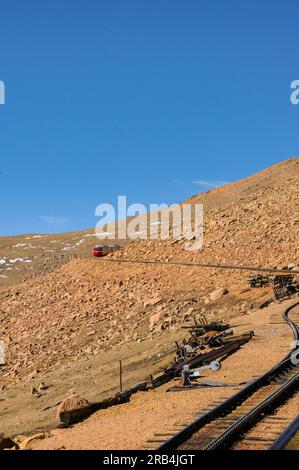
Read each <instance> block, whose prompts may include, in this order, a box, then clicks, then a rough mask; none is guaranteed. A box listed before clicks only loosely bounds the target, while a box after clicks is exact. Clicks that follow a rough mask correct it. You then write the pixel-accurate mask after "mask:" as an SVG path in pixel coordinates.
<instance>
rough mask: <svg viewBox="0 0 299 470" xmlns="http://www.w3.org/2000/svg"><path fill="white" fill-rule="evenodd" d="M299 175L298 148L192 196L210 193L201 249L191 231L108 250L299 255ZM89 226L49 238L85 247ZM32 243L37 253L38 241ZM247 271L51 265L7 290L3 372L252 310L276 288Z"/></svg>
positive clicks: (151, 255)
mask: <svg viewBox="0 0 299 470" xmlns="http://www.w3.org/2000/svg"><path fill="white" fill-rule="evenodd" d="M298 175H299V159H298V158H295V159H291V160H288V161H286V162H283V163H281V164H279V165H277V166H275V167H272V168H270V169H268V170H265V171H264V172H262V173H260V174H258V175H255V176H253V177H250V178H247V179H246V180H243V181H241V182H238V183H233V184H231V185H226V186H224V187H223V188H219V189H216V190H214V191H211V192H209V193H205V194H204V195H200V196H193V198H191V201H192V202H195V201H196V202H203V203H204V208H205V216H204V246H203V248H202V249H201V250H199V251H198V252H194V251H188V250H186V249H185V240H179V241H176V240H167V241H159V240H143V241H141V240H136V241H134V242H132V243H130V244H127V245H126V246H125V247H124V248H123V249H122V250H121V251H119V252H117V253H115V254H114V255H109V256H110V258H111V257H113V258H114V259H116V260H118V259H121V258H129V259H138V260H146V259H150V260H155V259H156V260H164V261H167V260H168V261H169V260H184V261H185V260H187V261H194V262H205V263H208V262H210V263H231V264H244V265H246V264H247V265H256V266H269V267H275V266H278V267H284V266H288V265H292V266H295V265H298V264H299V243H298V241H299V240H298V223H299V213H298V202H297V201H298V190H299V178H298ZM90 234H91V233H90V232H86V233H84V234H80V235H76V236H74V237H73V238H74V239H73V242H72V243H73V245H70V244H69V243H70V242H69V241H67V242H66V240H63V236H61V237H57V240H52V239H51V240H49V244H48V246H50V243H51V242H53V243H51V245H53V246H55V245H56V243H57V244H58V243H59V244H60V245H61V246H62V244H63V243H64V248H65V247H66V246H68V245H67V244H69V250H68V251H70V252H71V253H73V252H75V251H73V250H79V249H80V250H83V247H84V246H85V245H84V244H85V242H82V243H81V242H80V240H85V239H86V240H89V239H90V238H91V237H90V236H89V235H90ZM87 235H88V236H87ZM68 236H69V235H68ZM84 236H85V238H83V237H84ZM26 238H27V237H26ZM77 238H78V239H77ZM37 240H40V238H33V236H31V238H29V237H28V244H32V246H34V245H35V244H36V243H37ZM68 240H69V238H68ZM79 242H80V243H79ZM38 243H41V242H38ZM43 243H44V242H43ZM88 243H90V244H91V243H92V242H88ZM40 246H41V245H40ZM46 246H47V243H46V244H45V245H43V247H44V248H43V252H44V251H46V250H47V248H45V247H46ZM61 246H60V250H63V248H61ZM86 246H87V242H86ZM90 246H91V245H90ZM20 248H22V247H20ZM16 249H17V248H16ZM29 249H30V250H32V253H33V252H34V250H35V249H36V248H34V247H32V248H28V250H29ZM84 249H85V248H84ZM82 253H83V251H82ZM79 254H80V253H79ZM20 256H21V255H20ZM23 256H24V254H23ZM53 256H54V255H53ZM2 259H4V260H5V264H4V263H2V265H1V267H2V269H7V268H5V266H7V264H8V263H7V260H10V261H9V263H10V264H12V265H16V266H17V262H15V263H12V262H11V258H10V256H7V254H6V255H2ZM45 263H46V259H45ZM10 264H9V266H10ZM28 264H30V263H28ZM3 266H4V268H3ZM2 272H3V271H2ZM8 272H9V271H8ZM246 277H247V274H246V273H244V272H242V273H240V272H238V271H220V270H216V269H207V268H198V267H197V268H187V267H179V266H175V267H174V266H171V267H170V266H169V267H168V266H167V265H166V266H165V265H163V266H159V265H156V266H155V265H142V264H140V265H137V264H120V263H109V262H107V261H105V260H100V259H73V260H70V261H69V262H68V263H66V264H64V265H63V266H61V267H59V268H57V269H56V270H53V271H52V272H49V273H45V274H43V275H41V276H38V277H36V278H31V279H29V280H26V281H24V282H21V283H20V284H19V285H17V286H15V287H11V288H6V289H2V290H1V291H0V330H1V337H0V339H2V340H4V342H5V344H6V346H7V348H6V349H7V364H6V365H5V366H2V372H3V374H2V380H3V381H4V382H5V383H8V382H10V381H12V380H17V381H18V380H23V379H24V378H26V377H27V378H28V376H29V377H30V375H31V374H32V373H33V374H34V373H36V371H37V370H40V369H42V370H47V369H48V368H51V367H54V366H56V365H61V364H68V363H73V362H74V361H76V360H77V359H78V358H80V357H82V356H83V357H84V356H90V355H93V356H97V355H100V354H102V353H103V351H105V350H107V349H111V348H113V347H114V346H116V345H117V346H118V347H122V348H126V344H132V342H136V343H137V342H139V343H140V342H142V341H145V340H148V339H150V340H152V341H158V338H161V337H162V336H163V335H164V334H166V333H167V332H171V331H173V332H175V331H178V330H179V329H180V326H181V324H182V323H183V322H185V321H186V320H188V319H189V318H191V316H192V315H194V314H200V313H201V314H202V313H204V314H207V315H208V316H209V317H210V318H215V317H217V318H223V319H227V318H230V317H233V316H236V315H239V314H240V313H241V314H242V312H243V313H244V314H245V313H246V312H248V311H250V309H252V308H254V307H255V306H257V305H258V304H259V303H260V302H262V301H263V300H265V299H266V298H267V297H269V295H270V293H269V291H268V290H267V289H261V290H258V289H257V290H250V289H247V286H246Z"/></svg>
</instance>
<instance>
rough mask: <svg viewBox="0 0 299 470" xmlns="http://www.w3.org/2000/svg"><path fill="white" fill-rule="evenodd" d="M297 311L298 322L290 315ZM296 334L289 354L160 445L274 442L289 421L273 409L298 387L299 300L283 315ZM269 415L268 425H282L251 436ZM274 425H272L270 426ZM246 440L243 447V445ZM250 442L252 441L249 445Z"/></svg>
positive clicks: (225, 445)
mask: <svg viewBox="0 0 299 470" xmlns="http://www.w3.org/2000/svg"><path fill="white" fill-rule="evenodd" d="M293 314H297V319H296V321H295V320H294V319H293V318H291V317H292V316H293ZM283 317H284V320H285V321H286V322H287V323H288V325H289V327H290V328H291V330H292V332H293V336H294V347H293V349H292V350H291V351H290V352H289V354H288V355H287V356H286V357H285V358H284V359H283V360H282V361H281V362H279V363H278V364H276V365H275V366H274V367H273V368H272V369H271V370H269V371H267V372H266V373H265V374H263V375H262V376H261V377H259V378H257V379H255V380H254V381H252V382H250V383H249V384H247V385H246V386H245V387H244V388H242V389H241V390H239V391H238V392H236V393H235V394H234V395H232V396H231V397H229V398H228V399H227V400H225V401H224V402H222V403H220V404H219V405H217V406H216V407H214V408H212V409H211V410H209V411H207V412H205V413H203V414H201V415H199V416H198V418H197V419H196V420H194V421H193V422H192V423H190V424H189V425H187V426H186V427H185V428H183V429H182V430H181V431H180V432H179V433H177V434H175V435H174V436H173V437H171V438H170V439H169V440H167V441H166V442H163V444H162V445H160V447H159V448H158V450H159V451H163V452H165V451H172V450H176V449H178V450H218V449H241V448H242V447H243V448H248V446H250V444H256V443H258V444H259V445H261V444H262V446H263V448H271V444H273V442H274V441H275V440H276V439H277V437H278V435H279V434H281V426H284V427H286V426H287V424H288V423H285V422H284V421H283V418H279V417H277V416H276V415H275V414H273V411H274V410H276V409H277V408H279V406H280V405H281V404H283V403H285V401H286V400H288V399H290V398H291V397H293V396H294V395H296V396H297V394H296V392H298V388H299V362H298V360H296V359H298V354H297V355H296V354H295V351H296V352H297V349H296V347H298V346H297V344H298V343H296V342H298V341H299V302H297V303H296V304H293V305H292V306H291V307H289V308H287V309H286V310H285V312H284V314H283ZM265 417H268V424H269V423H270V424H271V423H272V424H273V426H274V425H277V424H278V423H279V422H280V426H278V428H277V426H276V427H275V426H274V428H275V429H274V430H273V431H272V432H271V429H270V431H268V432H266V433H265V435H263V436H262V437H256V436H253V437H252V435H250V431H252V429H253V428H254V427H255V426H256V425H257V423H259V422H261V421H262V420H263V419H265ZM270 428H271V426H270ZM278 429H280V430H278ZM242 442H243V444H244V445H243V446H242ZM248 443H249V444H248Z"/></svg>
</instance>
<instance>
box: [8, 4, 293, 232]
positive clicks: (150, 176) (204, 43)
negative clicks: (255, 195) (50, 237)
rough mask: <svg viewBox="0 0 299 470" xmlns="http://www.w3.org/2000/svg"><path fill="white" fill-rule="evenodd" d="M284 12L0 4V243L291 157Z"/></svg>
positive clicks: (289, 32) (74, 225)
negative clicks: (122, 201) (1, 94)
mask: <svg viewBox="0 0 299 470" xmlns="http://www.w3.org/2000/svg"><path fill="white" fill-rule="evenodd" d="M298 12H299V4H298V2H296V1H294V0H285V1H284V2H281V1H278V0H250V1H249V0H248V1H245V0H236V1H233V0H226V1H225V2H224V1H223V0H215V1H209V2H208V1H202V0H188V1H184V2H183V1H182V0H159V1H155V0H151V1H149V0H146V1H145V0H125V1H124V0H109V1H108V0H106V1H103V0H88V1H86V0H85V1H83V0H61V1H53V0H43V1H40V0H26V2H25V1H23V0H1V2H0V80H2V81H3V82H4V83H5V87H6V103H5V105H1V106H0V171H1V175H0V197H1V202H0V217H1V219H0V235H13V234H19V233H31V232H55V231H58V232H59V231H70V230H78V229H85V228H90V227H93V226H94V225H95V223H96V222H97V219H96V217H95V215H94V211H95V207H96V206H97V204H100V203H101V202H108V203H115V202H116V198H117V195H119V194H120V195H122V194H124V195H127V199H128V203H133V202H140V203H143V204H145V205H146V206H148V205H149V204H150V203H162V202H164V203H173V202H179V201H181V200H183V199H185V198H187V197H188V196H190V195H192V194H195V193H197V192H200V191H203V190H206V189H210V188H211V187H213V186H214V185H217V184H221V182H226V181H233V180H236V179H240V178H242V177H245V176H248V175H249V174H251V173H254V172H257V171H259V170H261V169H263V168H265V167H267V166H269V165H272V164H275V163H277V162H279V161H281V160H283V159H285V158H288V157H291V156H295V155H298V154H299V141H298V136H299V132H298V131H299V106H294V105H292V104H291V102H290V83H291V81H293V80H295V79H299V71H298V39H299V37H298V36H299V32H298Z"/></svg>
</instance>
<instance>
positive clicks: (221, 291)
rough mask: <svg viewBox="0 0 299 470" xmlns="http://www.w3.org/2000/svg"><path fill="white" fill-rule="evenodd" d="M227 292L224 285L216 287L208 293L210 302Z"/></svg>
mask: <svg viewBox="0 0 299 470" xmlns="http://www.w3.org/2000/svg"><path fill="white" fill-rule="evenodd" d="M226 294H228V290H227V289H226V288H225V287H218V288H217V289H215V290H214V291H213V292H211V293H210V299H211V300H212V302H215V301H216V300H219V299H221V297H223V296H224V295H226Z"/></svg>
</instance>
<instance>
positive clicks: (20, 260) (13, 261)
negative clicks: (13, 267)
mask: <svg viewBox="0 0 299 470" xmlns="http://www.w3.org/2000/svg"><path fill="white" fill-rule="evenodd" d="M18 262H20V263H31V262H32V260H31V259H28V258H15V259H10V260H9V263H10V264H14V263H18Z"/></svg>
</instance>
